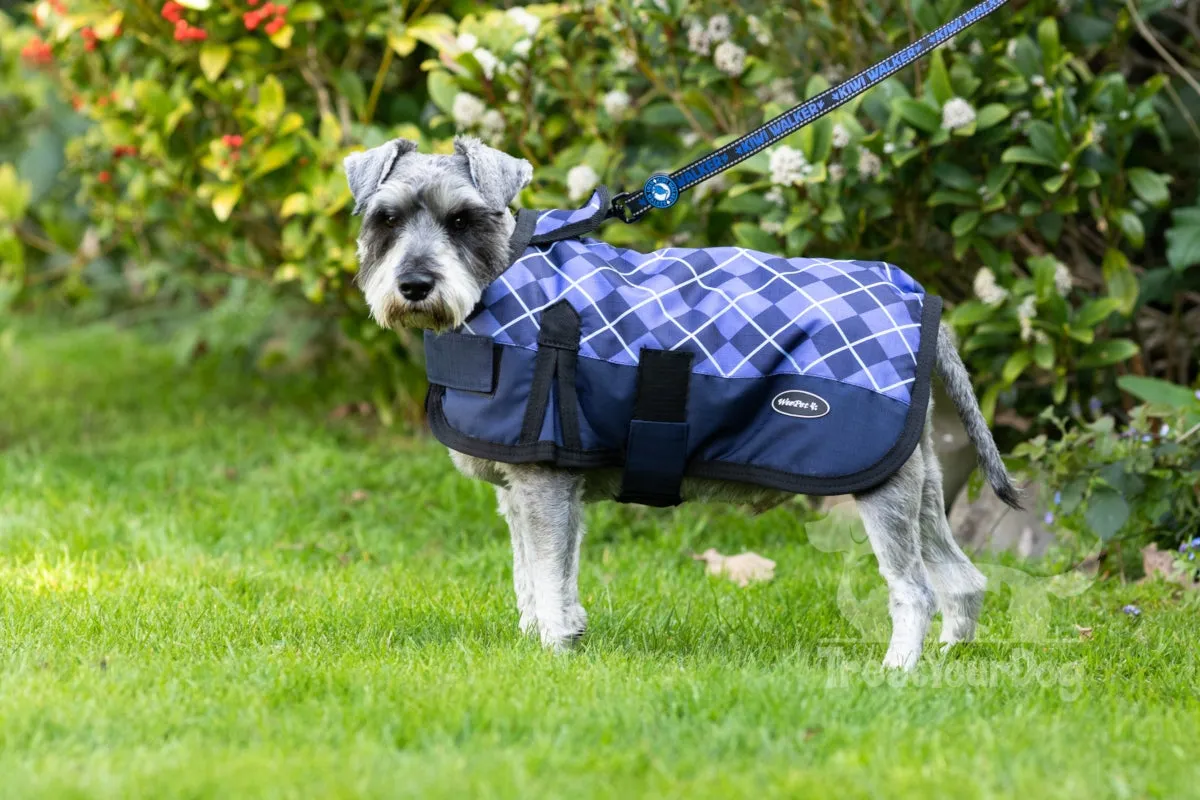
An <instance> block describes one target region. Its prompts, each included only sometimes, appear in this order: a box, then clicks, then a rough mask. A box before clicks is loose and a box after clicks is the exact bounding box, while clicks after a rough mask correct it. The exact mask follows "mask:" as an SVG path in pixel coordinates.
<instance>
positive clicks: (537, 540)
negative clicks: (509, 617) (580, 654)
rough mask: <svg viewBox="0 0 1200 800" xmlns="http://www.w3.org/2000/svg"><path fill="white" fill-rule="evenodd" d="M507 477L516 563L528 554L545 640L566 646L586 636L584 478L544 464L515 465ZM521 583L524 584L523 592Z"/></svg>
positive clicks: (527, 565) (528, 570)
mask: <svg viewBox="0 0 1200 800" xmlns="http://www.w3.org/2000/svg"><path fill="white" fill-rule="evenodd" d="M507 477H508V490H507V492H506V495H507V496H506V498H505V500H506V503H507V511H508V513H507V517H508V524H509V528H510V530H511V532H512V539H513V548H514V557H513V563H514V566H515V565H516V564H517V562H518V561H519V560H521V559H522V557H523V559H524V571H525V573H526V575H527V577H528V581H529V585H531V587H532V595H533V598H532V602H533V612H534V616H535V618H536V624H537V630H538V634H539V635H540V637H541V640H542V644H544V645H545V646H546V647H551V648H554V649H565V648H567V647H569V646H571V645H572V644H574V643H575V641H577V640H578V639H579V637H580V636H582V635H583V630H584V628H585V627H586V625H587V614H586V612H585V611H584V610H583V606H581V605H580V603H579V545H580V541H581V540H582V538H583V503H582V502H581V499H580V492H581V488H582V481H581V479H580V478H579V477H578V476H574V475H569V474H567V473H563V472H557V471H554V470H547V469H542V468H538V467H522V468H515V469H513V470H512V472H511V473H510V474H509V475H508V476H507ZM518 581H519V579H518ZM520 586H521V584H520V583H519V582H518V590H517V591H518V594H519V593H520V591H521V589H520ZM518 602H520V600H519V599H518ZM522 621H523V622H524V610H522Z"/></svg>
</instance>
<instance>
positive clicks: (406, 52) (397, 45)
mask: <svg viewBox="0 0 1200 800" xmlns="http://www.w3.org/2000/svg"><path fill="white" fill-rule="evenodd" d="M387 43H388V47H390V48H392V50H393V52H395V53H396V55H398V56H400V57H401V58H405V57H406V56H410V55H412V51H413V50H416V49H417V40H416V39H415V38H414V37H412V36H409V35H408V34H407V33H397V32H396V31H392V32H391V33H389V34H388V36H387Z"/></svg>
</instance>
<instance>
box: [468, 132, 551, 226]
mask: <svg viewBox="0 0 1200 800" xmlns="http://www.w3.org/2000/svg"><path fill="white" fill-rule="evenodd" d="M454 152H455V153H456V154H458V155H460V156H464V157H465V158H466V159H467V165H468V166H469V168H470V170H471V180H472V181H474V182H475V188H476V189H478V190H479V193H480V194H481V195H483V198H484V199H485V200H487V202H488V205H490V206H492V207H493V208H497V209H504V208H507V207H508V204H509V203H511V202H512V200H513V198H514V197H516V196H517V192H519V191H521V189H523V188H525V187H526V186H528V185H529V182H530V181H531V180H533V166H532V165H531V164H530V163H529V162H528V161H526V160H525V159H523V158H513V157H512V156H510V155H508V154H507V153H501V152H500V151H499V150H495V149H493V148H491V147H488V146H487V145H486V144H484V143H483V142H481V141H479V140H478V139H476V138H475V137H473V136H456V137H455V139H454Z"/></svg>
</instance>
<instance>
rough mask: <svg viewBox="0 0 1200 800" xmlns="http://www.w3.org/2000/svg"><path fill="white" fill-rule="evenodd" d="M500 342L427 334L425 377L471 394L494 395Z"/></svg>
mask: <svg viewBox="0 0 1200 800" xmlns="http://www.w3.org/2000/svg"><path fill="white" fill-rule="evenodd" d="M495 349H496V342H495V340H493V339H492V338H490V337H488V336H469V335H467V334H465V333H444V334H442V335H440V336H438V335H436V334H432V333H426V334H425V374H426V376H428V378H429V382H430V383H436V384H438V385H440V386H446V387H449V388H451V389H462V390H464V391H467V392H490V391H492V374H493V365H492V355H493V352H494V351H495Z"/></svg>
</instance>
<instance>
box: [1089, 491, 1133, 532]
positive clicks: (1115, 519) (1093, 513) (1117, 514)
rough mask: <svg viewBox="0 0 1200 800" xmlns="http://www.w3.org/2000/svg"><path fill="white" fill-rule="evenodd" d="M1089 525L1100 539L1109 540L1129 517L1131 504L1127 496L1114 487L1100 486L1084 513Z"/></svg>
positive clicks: (1094, 492)
mask: <svg viewBox="0 0 1200 800" xmlns="http://www.w3.org/2000/svg"><path fill="white" fill-rule="evenodd" d="M1083 517H1084V519H1085V520H1086V521H1087V524H1088V527H1089V528H1091V529H1092V532H1093V533H1095V534H1096V536H1098V537H1100V540H1101V541H1103V542H1107V541H1109V540H1110V539H1112V538H1113V537H1114V536H1116V535H1117V532H1118V531H1120V530H1121V528H1122V527H1123V526H1124V525H1125V521H1126V520H1127V519H1129V504H1128V503H1127V502H1125V498H1123V497H1121V495H1120V494H1119V493H1117V492H1115V491H1113V490H1112V489H1109V488H1107V487H1100V488H1098V489H1096V490H1095V491H1093V492H1092V496H1091V497H1089V498H1088V501H1087V510H1086V511H1085V512H1084V514H1083Z"/></svg>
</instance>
